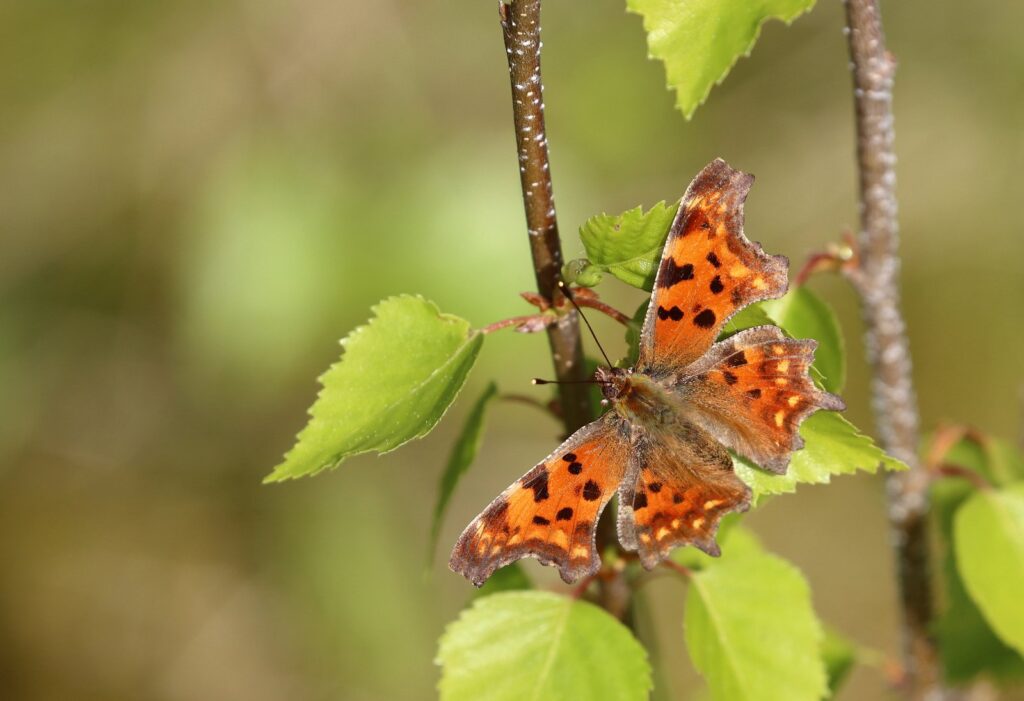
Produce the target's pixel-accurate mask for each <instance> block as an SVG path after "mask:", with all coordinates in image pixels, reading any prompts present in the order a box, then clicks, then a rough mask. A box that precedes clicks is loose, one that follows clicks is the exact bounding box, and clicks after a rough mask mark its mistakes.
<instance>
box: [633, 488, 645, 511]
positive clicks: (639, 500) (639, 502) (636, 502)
mask: <svg viewBox="0 0 1024 701" xmlns="http://www.w3.org/2000/svg"><path fill="white" fill-rule="evenodd" d="M646 508H647V495H646V494H645V493H643V492H637V493H636V494H634V495H633V511H639V510H640V509H646Z"/></svg>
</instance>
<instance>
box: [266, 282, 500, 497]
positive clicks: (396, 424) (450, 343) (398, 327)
mask: <svg viewBox="0 0 1024 701" xmlns="http://www.w3.org/2000/svg"><path fill="white" fill-rule="evenodd" d="M374 312H375V316H374V318H373V319H371V320H370V323H369V324H367V325H365V326H360V327H359V328H357V329H356V330H355V331H353V332H352V333H350V334H349V335H348V336H347V337H346V338H344V339H343V340H342V341H341V345H342V346H343V347H344V348H345V352H344V354H343V355H342V357H341V360H339V361H338V362H337V363H335V364H334V365H332V366H331V367H330V368H329V369H328V370H327V372H325V373H324V374H323V375H322V376H321V377H320V384H321V385H323V389H322V390H321V391H320V394H319V395H318V396H317V399H316V402H315V403H314V404H313V406H312V408H311V409H310V411H309V413H310V417H311V418H310V420H309V423H308V424H307V425H306V427H305V428H304V429H302V431H301V432H300V433H299V437H298V442H297V443H296V444H295V447H293V448H292V449H291V451H289V452H288V454H287V455H286V456H285V459H284V462H282V463H281V464H280V465H278V466H277V467H276V468H274V472H273V473H272V474H271V475H270V476H269V477H267V479H266V480H265V481H266V482H278V481H281V480H285V479H290V478H294V477H302V476H304V475H312V474H316V473H317V472H320V471H321V470H325V469H327V468H333V467H337V466H338V465H339V464H341V462H342V461H343V460H345V459H346V458H348V457H351V456H352V455H357V454H359V453H366V452H370V451H376V452H379V453H386V452H388V451H389V450H394V449H395V448H397V447H399V446H400V445H402V444H403V443H406V442H408V441H410V440H412V439H414V438H420V437H421V436H424V435H425V434H427V433H428V432H429V431H430V429H432V428H433V427H434V426H435V425H436V424H437V422H438V421H440V420H441V417H442V416H443V415H444V412H445V410H447V409H448V407H449V406H450V405H451V403H452V402H453V401H454V400H455V397H456V395H457V394H458V393H459V390H460V389H461V388H462V384H463V383H464V382H465V380H466V375H467V374H469V370H470V369H471V368H472V367H473V362H474V361H475V360H476V356H477V353H478V352H479V351H480V346H481V344H482V343H483V336H482V335H481V334H480V333H479V332H477V331H472V330H471V329H470V328H469V324H468V323H467V322H466V321H463V320H462V319H460V318H459V317H457V316H452V315H450V314H442V313H441V312H440V311H439V310H438V308H437V307H436V306H435V305H434V304H433V303H432V302H428V301H427V300H425V299H423V298H421V297H413V296H409V295H401V296H398V297H390V298H388V299H386V300H384V301H383V302H381V303H380V304H378V305H377V306H376V307H374Z"/></svg>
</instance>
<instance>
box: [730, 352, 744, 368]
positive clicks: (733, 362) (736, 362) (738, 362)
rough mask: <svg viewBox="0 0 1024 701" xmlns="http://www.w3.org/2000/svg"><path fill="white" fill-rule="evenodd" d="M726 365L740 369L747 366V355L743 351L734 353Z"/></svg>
mask: <svg viewBox="0 0 1024 701" xmlns="http://www.w3.org/2000/svg"><path fill="white" fill-rule="evenodd" d="M725 364H726V365H728V366H729V367H731V368H738V367H741V366H743V365H746V364H747V354H746V353H744V352H743V351H740V352H739V353H733V354H732V355H730V356H729V357H728V358H726V360H725Z"/></svg>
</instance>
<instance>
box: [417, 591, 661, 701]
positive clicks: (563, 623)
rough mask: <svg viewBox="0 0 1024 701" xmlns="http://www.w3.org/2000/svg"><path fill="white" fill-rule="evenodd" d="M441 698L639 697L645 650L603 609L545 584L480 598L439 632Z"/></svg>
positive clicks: (647, 681)
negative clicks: (552, 590)
mask: <svg viewBox="0 0 1024 701" xmlns="http://www.w3.org/2000/svg"><path fill="white" fill-rule="evenodd" d="M437 662H438V664H440V665H441V667H442V672H441V683H440V686H439V689H440V692H441V699H442V701H463V700H465V701H542V700H547V699H587V700H588V701H603V700H605V699H607V700H608V701H631V700H635V701H641V700H642V699H646V698H647V696H648V693H649V691H650V689H651V668H650V665H649V664H648V661H647V654H646V652H645V651H644V649H643V647H642V646H641V645H640V643H638V642H637V640H636V638H634V637H633V635H632V633H630V632H629V630H628V629H627V628H626V627H625V626H624V625H622V624H621V623H620V622H619V621H617V620H616V619H615V618H613V617H612V616H611V615H609V614H608V613H606V612H605V611H604V610H602V609H600V608H598V607H597V606H594V605H593V604H589V603H587V602H585V601H579V600H576V599H573V598H571V597H566V596H559V595H557V594H552V593H550V592H539V591H531V592H506V593H501V594H495V595H493V596H488V597H485V598H482V599H477V600H476V601H475V602H474V603H473V606H472V607H471V608H469V609H468V610H466V611H463V612H462V615H461V616H460V617H459V619H458V620H457V621H455V622H454V623H452V624H450V625H449V626H448V628H447V630H445V632H444V635H442V636H441V646H440V650H439V652H438V655H437Z"/></svg>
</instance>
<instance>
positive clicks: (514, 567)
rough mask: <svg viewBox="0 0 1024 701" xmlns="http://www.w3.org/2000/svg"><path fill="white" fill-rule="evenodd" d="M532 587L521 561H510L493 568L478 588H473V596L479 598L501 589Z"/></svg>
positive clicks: (520, 589) (523, 589)
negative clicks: (492, 572) (488, 576)
mask: <svg viewBox="0 0 1024 701" xmlns="http://www.w3.org/2000/svg"><path fill="white" fill-rule="evenodd" d="M527 589H533V582H531V581H530V578H529V576H527V574H526V570H524V569H523V564H522V562H511V563H509V564H507V565H505V566H504V567H501V568H499V569H497V570H495V572H494V574H492V575H491V576H490V578H489V579H488V580H487V581H486V582H484V585H483V586H482V587H480V588H479V589H476V588H474V589H473V598H474V599H480V598H483V597H485V596H490V595H491V594H497V593H498V592H502V591H525V590H527Z"/></svg>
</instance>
